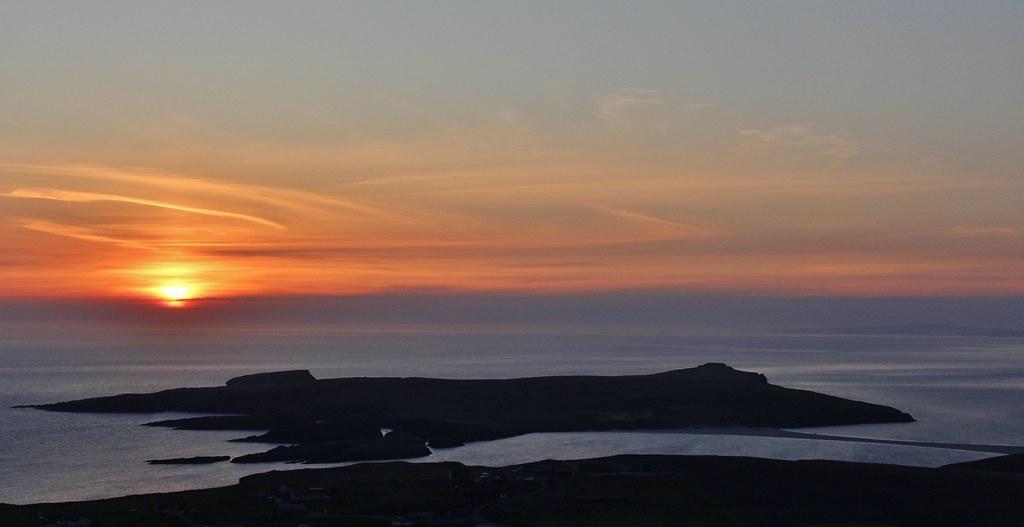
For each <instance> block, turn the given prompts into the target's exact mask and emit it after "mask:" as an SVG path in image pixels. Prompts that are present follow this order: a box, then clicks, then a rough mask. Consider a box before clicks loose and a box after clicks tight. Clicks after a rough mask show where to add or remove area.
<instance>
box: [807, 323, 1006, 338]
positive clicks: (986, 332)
mask: <svg viewBox="0 0 1024 527" xmlns="http://www.w3.org/2000/svg"><path fill="white" fill-rule="evenodd" d="M795 333H803V334H811V335H922V336H945V337H1024V329H1007V328H976V327H965V326H950V325H946V324H887V325H876V326H849V327H838V328H818V329H798V330H796V331H795Z"/></svg>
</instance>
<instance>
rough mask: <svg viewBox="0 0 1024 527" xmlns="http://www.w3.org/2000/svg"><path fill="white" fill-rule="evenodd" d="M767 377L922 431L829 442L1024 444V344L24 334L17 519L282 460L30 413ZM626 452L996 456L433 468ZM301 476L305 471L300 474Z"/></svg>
mask: <svg viewBox="0 0 1024 527" xmlns="http://www.w3.org/2000/svg"><path fill="white" fill-rule="evenodd" d="M712 361H715V362H725V363H728V364H730V365H732V366H734V367H737V368H740V369H745V370H753V371H759V372H762V373H764V374H766V375H767V376H768V378H769V380H770V381H771V382H773V383H776V384H781V385H785V386H789V387H796V388H806V389H810V390H815V391H820V392H825V393H830V394H834V395H839V396H843V397H851V398H854V399H860V400H865V401H870V402H876V403H883V404H888V405H892V406H896V407H898V408H900V409H902V410H905V411H909V412H910V413H912V414H913V415H914V416H915V417H916V418H917V419H918V422H916V423H911V424H894V425H871V426H853V427H833V428H829V429H817V430H816V431H819V432H822V433H832V434H840V435H852V436H862V437H875V438H890V439H908V440H918V441H933V442H963V443H982V444H1005V445H1024V405H1021V404H1020V402H1021V401H1024V339H1011V338H974V337H888V336H870V337H851V336H793V335H743V336H692V335H650V334H642V333H633V332H619V333H614V332H587V331H580V332H575V333H572V332H570V333H566V334H552V333H531V332H529V331H523V330H516V331H501V330H495V329H493V328H491V329H480V330H465V329H463V330H460V331H423V330H406V331H400V330H387V331H353V330H326V329H309V328H304V329H293V330H290V331H286V330H276V331H250V330H240V329H234V330H225V329H218V330H208V331H189V332H160V331H143V332H139V331H134V332H129V331H101V332H77V331H67V332H63V333H62V332H60V331H46V332H40V331H11V332H6V333H5V334H4V335H3V336H2V337H0V502H5V503H31V502H45V501H65V500H79V499H91V498H100V497H110V496H118V495H124V494H130V493H145V492H161V491H172V490H182V489H189V488H202V487H212V486H218V485H226V484H231V483H234V482H235V481H237V479H238V478H239V477H240V476H242V475H245V474H249V473H253V472H262V471H265V470H271V469H274V468H280V467H282V466H284V465H280V464H261V465H233V464H230V463H218V464H214V465H203V466H155V465H148V464H146V463H145V461H146V460H147V459H153V458H167V457H182V456H192V455H238V454H243V453H248V452H254V451H259V450H263V449H265V448H268V447H267V446H266V445H251V444H239V443H230V442H228V441H227V440H228V439H231V438H234V437H240V436H243V435H246V434H245V433H239V432H188V431H172V430H166V429H160V428H151V427H144V426H139V425H140V424H141V423H145V422H148V421H153V420H157V419H166V418H170V417H173V416H174V415H173V414H153V415H129V416H125V415H95V414H65V413H51V412H43V411H38V410H32V409H14V408H11V406H13V405H19V404H30V403H43V402H52V401H61V400H68V399H77V398H82V397H90V396H97V395H107V394H116V393H125V392H149V391H154V390H160V389H165V388H172V387H179V386H213V385H219V384H222V383H223V382H224V381H225V380H226V379H228V378H230V377H233V376H237V375H242V374H246V373H253V372H259V371H270V370H280V369H293V368H305V369H309V370H311V371H312V372H313V374H314V375H316V376H317V377H321V378H324V377H340V376H359V375H374V376H377V375H380V376H429V377H450V378H474V377H475V378H499V377H517V376H533V375H559V374H605V375H612V374H629V373H651V372H657V371H663V370H668V369H674V368H686V367H691V366H695V365H699V364H702V363H704V362H712ZM617 453H666V454H729V455H751V456H763V457H772V458H779V459H809V458H827V459H842V460H858V461H872V462H887V463H899V464H908V465H921V466H937V465H941V464H945V463H951V462H956V461H965V460H970V459H978V458H981V457H985V456H986V454H979V453H971V452H963V451H956V450H945V449H937V448H925V447H909V446H894V445H879V444H863V443H839V442H831V441H814V440H806V439H781V438H767V437H764V438H762V437H740V436H707V435H692V434H685V433H678V432H671V431H666V432H621V433H619V432H601V433H573V434H565V433H560V434H530V435H527V436H522V437H516V438H511V439H506V440H501V441H494V442H488V443H477V444H470V445H467V446H464V447H459V448H454V449H445V450H438V451H437V452H435V454H434V455H433V456H431V457H428V458H424V460H425V461H431V460H458V461H463V462H468V463H481V464H508V463H519V462H526V461H532V460H537V459H544V458H563V459H565V458H581V457H593V456H601V455H610V454H617ZM292 466H293V465H292Z"/></svg>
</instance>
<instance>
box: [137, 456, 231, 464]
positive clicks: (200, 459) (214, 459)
mask: <svg viewBox="0 0 1024 527" xmlns="http://www.w3.org/2000/svg"><path fill="white" fill-rule="evenodd" d="M229 459H231V456H192V457H175V458H170V459H150V460H149V461H146V463H149V464H150V465H208V464H210V463H220V462H221V461H227V460H229Z"/></svg>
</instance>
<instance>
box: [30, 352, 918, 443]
mask: <svg viewBox="0 0 1024 527" xmlns="http://www.w3.org/2000/svg"><path fill="white" fill-rule="evenodd" d="M36 408H41V409H44V410H53V411H67V412H119V413H128V412H197V413H208V414H236V415H214V416H205V417H195V418H187V419H176V420H171V421H161V422H157V423H151V425H154V426H167V427H173V428H180V429H198V430H266V431H267V432H266V433H263V434H260V435H256V436H251V437H248V438H245V439H242V440H243V441H253V442H263V443H277V444H289V445H291V446H279V447H276V448H274V449H272V450H269V451H267V452H264V453H261V454H252V455H248V456H241V457H239V458H235V459H233V460H232V461H233V462H258V461H281V460H283V461H307V462H333V461H360V460H374V459H402V458H411V457H417V456H424V455H427V454H429V450H428V449H427V448H426V446H425V443H427V444H429V445H430V446H433V447H445V446H455V445H459V444H461V443H463V442H467V441H480V440H490V439H498V438H504V437H510V436H515V435H519V434H525V433H531V432H566V431H582V430H615V429H620V430H621V429H669V428H685V427H694V426H713V427H723V426H742V427H761V428H765V427H771V428H783V427H785V428H791V427H805V426H828V425H844V424H859V423H887V422H908V421H912V420H913V418H912V417H911V416H910V415H908V414H906V413H904V412H901V411H899V410H896V409H894V408H890V407H888V406H880V405H876V404H868V403H863V402H858V401H852V400H849V399H842V398H839V397H833V396H829V395H824V394H820V393H814V392H810V391H806V390H794V389H789V388H783V387H781V386H775V385H772V384H769V383H768V381H767V380H766V379H765V377H764V376H763V375H760V374H757V373H749V372H742V371H738V370H735V369H733V368H730V367H728V366H726V365H724V364H716V363H712V364H705V365H703V366H699V367H696V368H691V369H685V370H675V371H669V372H665V373H658V374H653V375H627V376H616V377H599V376H564V377H533V378H522V379H494V380H449V379H425V378H416V377H409V378H342V379H323V380H317V379H315V378H313V376H312V375H310V373H309V372H308V371H305V370H299V371H288V372H275V373H264V374H256V375H248V376H244V377H238V378H235V379H231V380H229V381H228V382H227V384H226V385H225V386H220V387H211V388H178V389H173V390H166V391H162V392H157V393H150V394H125V395H116V396H112V397H99V398H94V399H84V400H79V401H70V402H63V403H56V404H44V405H39V406H36ZM382 428H385V429H392V430H393V432H391V433H388V434H387V435H382V433H381V429H382Z"/></svg>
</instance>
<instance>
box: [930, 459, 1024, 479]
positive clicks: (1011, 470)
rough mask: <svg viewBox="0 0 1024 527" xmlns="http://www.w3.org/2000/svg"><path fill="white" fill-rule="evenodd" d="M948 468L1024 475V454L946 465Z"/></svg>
mask: <svg viewBox="0 0 1024 527" xmlns="http://www.w3.org/2000/svg"><path fill="white" fill-rule="evenodd" d="M946 468H955V469H957V470H976V471H981V472H1005V473H1007V474H1022V475H1024V454H1011V455H1008V456H998V457H990V458H985V459H979V460H978V461H967V462H964V463H954V464H952V465H946Z"/></svg>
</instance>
